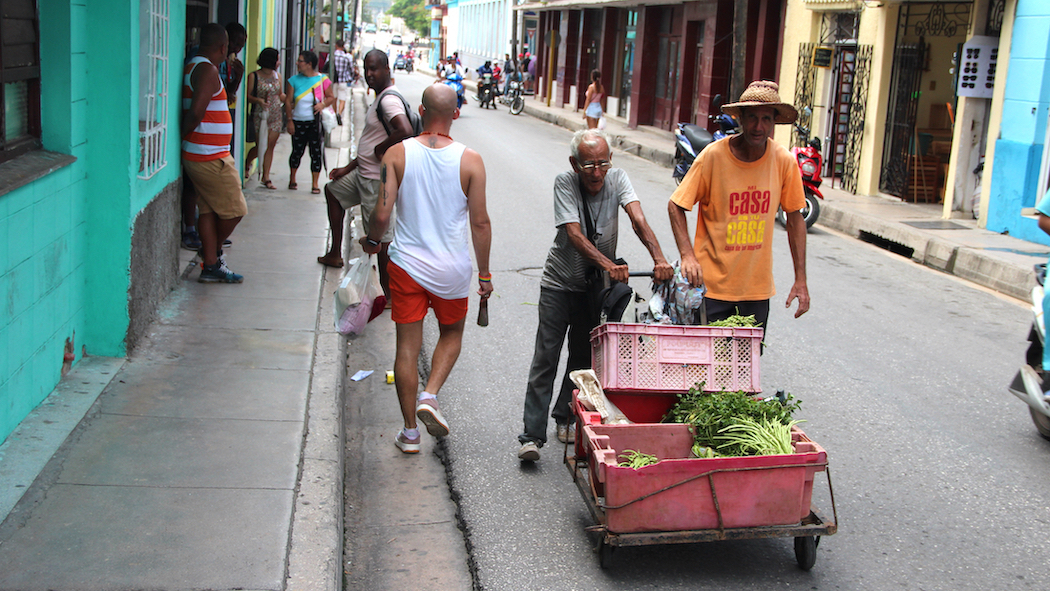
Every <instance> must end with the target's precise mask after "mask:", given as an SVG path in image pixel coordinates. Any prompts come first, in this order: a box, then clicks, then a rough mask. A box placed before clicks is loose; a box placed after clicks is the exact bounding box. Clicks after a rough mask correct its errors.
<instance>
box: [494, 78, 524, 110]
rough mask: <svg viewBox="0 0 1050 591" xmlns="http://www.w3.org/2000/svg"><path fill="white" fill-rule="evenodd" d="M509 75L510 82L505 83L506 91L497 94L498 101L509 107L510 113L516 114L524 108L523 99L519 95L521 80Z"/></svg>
mask: <svg viewBox="0 0 1050 591" xmlns="http://www.w3.org/2000/svg"><path fill="white" fill-rule="evenodd" d="M511 76H512V77H511V79H510V82H508V83H507V92H504V93H502V94H500V95H499V102H501V103H503V104H504V105H507V106H508V107H510V114H511V115H518V114H519V113H521V112H522V111H523V110H525V99H524V98H523V97H522V96H521V93H522V82H521V80H520V79H515V77H514V75H513V74H512V75H511ZM518 78H520V75H518Z"/></svg>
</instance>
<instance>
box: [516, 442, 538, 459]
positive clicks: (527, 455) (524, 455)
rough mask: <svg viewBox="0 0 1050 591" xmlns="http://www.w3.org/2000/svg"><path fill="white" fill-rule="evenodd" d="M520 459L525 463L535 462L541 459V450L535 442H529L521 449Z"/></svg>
mask: <svg viewBox="0 0 1050 591" xmlns="http://www.w3.org/2000/svg"><path fill="white" fill-rule="evenodd" d="M518 459H519V460H521V461H523V462H535V461H538V460H539V459H540V448H539V446H537V445H536V442H535V441H528V442H525V443H523V444H522V446H521V449H519V450H518Z"/></svg>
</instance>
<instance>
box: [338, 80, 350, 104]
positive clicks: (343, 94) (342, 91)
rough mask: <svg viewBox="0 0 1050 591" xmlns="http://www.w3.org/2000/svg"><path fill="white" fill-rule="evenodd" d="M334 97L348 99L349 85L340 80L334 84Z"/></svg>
mask: <svg viewBox="0 0 1050 591" xmlns="http://www.w3.org/2000/svg"><path fill="white" fill-rule="evenodd" d="M335 98H337V99H339V100H341V101H348V100H350V85H349V84H345V83H342V82H337V83H336V84H335Z"/></svg>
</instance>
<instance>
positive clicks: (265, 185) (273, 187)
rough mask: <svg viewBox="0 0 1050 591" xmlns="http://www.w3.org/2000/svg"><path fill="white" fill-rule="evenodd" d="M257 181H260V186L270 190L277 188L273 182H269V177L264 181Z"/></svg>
mask: <svg viewBox="0 0 1050 591" xmlns="http://www.w3.org/2000/svg"><path fill="white" fill-rule="evenodd" d="M259 182H261V183H262V186H264V187H266V188H267V189H270V190H271V191H274V190H276V189H277V187H275V186H273V182H271V181H270V179H266V180H264V181H259Z"/></svg>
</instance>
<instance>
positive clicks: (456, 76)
mask: <svg viewBox="0 0 1050 591" xmlns="http://www.w3.org/2000/svg"><path fill="white" fill-rule="evenodd" d="M444 82H445V84H447V85H449V86H451V87H452V90H455V91H456V108H457V109H462V108H463V102H464V98H463V74H460V73H459V72H452V73H451V74H447V75H446V76H445V79H444Z"/></svg>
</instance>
